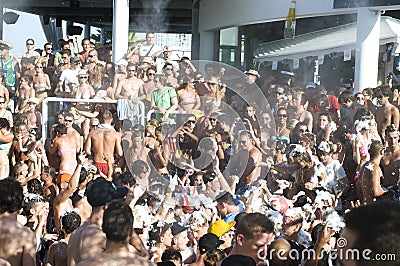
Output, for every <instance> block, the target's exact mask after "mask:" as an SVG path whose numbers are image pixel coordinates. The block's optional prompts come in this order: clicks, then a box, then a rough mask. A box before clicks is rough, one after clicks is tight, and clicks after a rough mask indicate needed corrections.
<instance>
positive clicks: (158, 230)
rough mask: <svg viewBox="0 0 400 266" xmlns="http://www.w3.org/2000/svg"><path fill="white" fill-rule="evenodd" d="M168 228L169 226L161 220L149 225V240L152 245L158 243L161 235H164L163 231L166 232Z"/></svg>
mask: <svg viewBox="0 0 400 266" xmlns="http://www.w3.org/2000/svg"><path fill="white" fill-rule="evenodd" d="M170 228H171V226H170V225H169V224H168V223H165V222H163V221H157V222H154V223H152V224H151V225H150V227H149V242H150V243H152V244H154V245H155V244H157V243H159V242H160V240H161V237H162V236H164V234H165V232H167V231H168V229H170ZM171 231H172V230H171Z"/></svg>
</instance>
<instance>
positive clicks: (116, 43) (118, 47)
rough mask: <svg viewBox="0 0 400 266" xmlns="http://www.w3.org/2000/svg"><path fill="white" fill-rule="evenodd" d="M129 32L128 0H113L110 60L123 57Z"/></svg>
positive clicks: (114, 60) (115, 60)
mask: <svg viewBox="0 0 400 266" xmlns="http://www.w3.org/2000/svg"><path fill="white" fill-rule="evenodd" d="M128 33H129V0H114V7H113V31H112V51H113V55H112V57H113V58H112V60H113V62H114V63H115V62H117V61H118V60H120V59H121V58H123V57H124V55H125V53H126V51H127V49H128Z"/></svg>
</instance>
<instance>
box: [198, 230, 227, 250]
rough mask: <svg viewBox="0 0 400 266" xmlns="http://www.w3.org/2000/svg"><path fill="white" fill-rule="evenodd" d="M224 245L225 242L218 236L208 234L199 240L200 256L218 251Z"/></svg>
mask: <svg viewBox="0 0 400 266" xmlns="http://www.w3.org/2000/svg"><path fill="white" fill-rule="evenodd" d="M223 243H225V242H224V241H222V240H219V238H218V236H216V235H214V234H213V233H207V234H205V235H203V236H202V237H200V239H199V249H200V254H204V253H206V252H208V251H211V250H213V249H216V248H218V247H219V246H220V245H221V244H223Z"/></svg>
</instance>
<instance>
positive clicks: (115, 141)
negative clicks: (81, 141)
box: [85, 111, 123, 176]
mask: <svg viewBox="0 0 400 266" xmlns="http://www.w3.org/2000/svg"><path fill="white" fill-rule="evenodd" d="M112 120H113V117H112V114H111V112H110V111H105V112H104V113H103V121H104V123H103V124H101V125H100V126H99V127H98V128H95V129H93V130H91V131H90V133H89V136H88V138H87V140H86V142H85V152H86V154H88V155H91V156H92V157H93V159H94V162H95V164H96V166H97V168H98V169H99V170H100V171H101V172H102V173H103V174H105V175H106V176H108V170H109V169H108V164H107V160H106V157H107V156H109V158H110V160H111V161H112V162H114V154H116V155H117V156H118V157H121V156H122V155H123V151H122V145H121V136H120V135H119V134H117V133H116V131H115V129H114V128H113V127H112V126H111V122H112Z"/></svg>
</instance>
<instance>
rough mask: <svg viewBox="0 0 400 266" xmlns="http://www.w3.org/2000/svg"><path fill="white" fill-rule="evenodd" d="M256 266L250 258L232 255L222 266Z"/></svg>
mask: <svg viewBox="0 0 400 266" xmlns="http://www.w3.org/2000/svg"><path fill="white" fill-rule="evenodd" d="M231 265H235V266H256V262H255V261H254V260H253V259H252V258H251V257H249V256H244V255H231V256H228V257H227V258H226V259H224V260H223V261H222V263H221V266H231Z"/></svg>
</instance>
